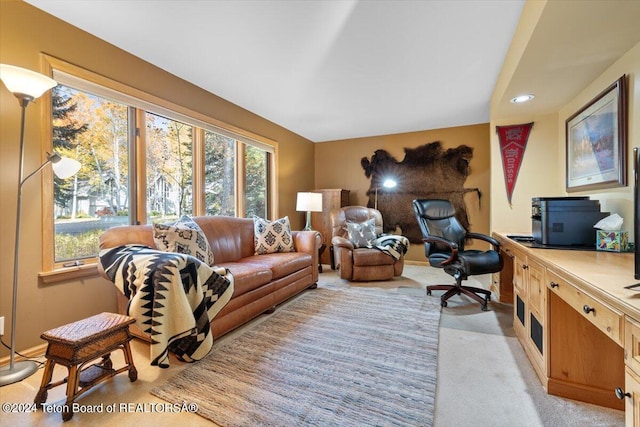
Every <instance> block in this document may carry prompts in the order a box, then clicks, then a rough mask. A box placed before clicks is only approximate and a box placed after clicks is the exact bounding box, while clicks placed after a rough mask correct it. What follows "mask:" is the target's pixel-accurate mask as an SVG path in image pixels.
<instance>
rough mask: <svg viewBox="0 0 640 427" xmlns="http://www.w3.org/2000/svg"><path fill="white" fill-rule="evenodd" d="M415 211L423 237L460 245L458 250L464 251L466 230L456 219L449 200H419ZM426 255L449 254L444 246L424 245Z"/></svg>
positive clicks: (416, 202)
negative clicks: (434, 237)
mask: <svg viewBox="0 0 640 427" xmlns="http://www.w3.org/2000/svg"><path fill="white" fill-rule="evenodd" d="M413 210H414V212H415V214H416V219H417V220H418V225H419V226H420V231H422V235H423V237H427V236H436V237H442V238H444V239H446V240H449V241H451V242H454V243H457V244H458V250H460V251H463V250H464V243H465V235H466V233H467V232H466V230H465V229H464V227H462V225H461V224H460V222H459V221H458V219H457V218H456V216H455V214H456V211H455V208H454V207H453V205H452V204H451V202H450V201H448V200H442V199H417V200H414V201H413ZM424 248H425V255H426V256H427V257H429V255H431V254H432V253H434V252H448V251H449V249H448V248H446V247H444V246H439V245H433V244H429V243H425V244H424Z"/></svg>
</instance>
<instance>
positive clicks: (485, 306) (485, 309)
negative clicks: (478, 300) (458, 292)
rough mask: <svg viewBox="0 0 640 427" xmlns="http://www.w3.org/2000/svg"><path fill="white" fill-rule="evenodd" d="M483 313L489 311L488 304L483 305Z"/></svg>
mask: <svg viewBox="0 0 640 427" xmlns="http://www.w3.org/2000/svg"><path fill="white" fill-rule="evenodd" d="M481 307H482V311H489V307H487V304H482V306H481Z"/></svg>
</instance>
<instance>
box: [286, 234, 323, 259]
mask: <svg viewBox="0 0 640 427" xmlns="http://www.w3.org/2000/svg"><path fill="white" fill-rule="evenodd" d="M291 235H292V236H293V241H294V244H295V246H296V251H297V252H306V253H308V254H314V253H315V254H316V255H317V254H318V251H319V250H320V246H321V245H322V236H321V235H320V233H318V232H317V231H292V232H291Z"/></svg>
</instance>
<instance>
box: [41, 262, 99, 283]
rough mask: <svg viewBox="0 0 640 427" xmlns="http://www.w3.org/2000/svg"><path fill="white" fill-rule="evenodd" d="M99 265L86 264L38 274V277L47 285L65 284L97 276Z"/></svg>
mask: <svg viewBox="0 0 640 427" xmlns="http://www.w3.org/2000/svg"><path fill="white" fill-rule="evenodd" d="M98 274H99V273H98V264H97V263H92V264H85V265H79V266H73V267H67V268H59V269H56V270H53V271H46V272H41V273H38V277H40V280H42V283H44V284H45V285H48V284H51V283H58V282H64V281H67V280H72V279H79V278H81V277H90V276H97V275H98Z"/></svg>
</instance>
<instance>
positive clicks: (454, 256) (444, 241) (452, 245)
mask: <svg viewBox="0 0 640 427" xmlns="http://www.w3.org/2000/svg"><path fill="white" fill-rule="evenodd" d="M422 241H423V242H425V243H441V244H443V245H446V246H449V249H451V255H450V256H449V258H447V259H446V260H444V261H442V262H441V263H440V265H447V264H451V263H452V262H453V261H455V260H456V259H457V258H458V244H457V243H455V242H452V241H450V240H447V239H443V238H442V237H437V236H429V237H425V238H424V239H422Z"/></svg>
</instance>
